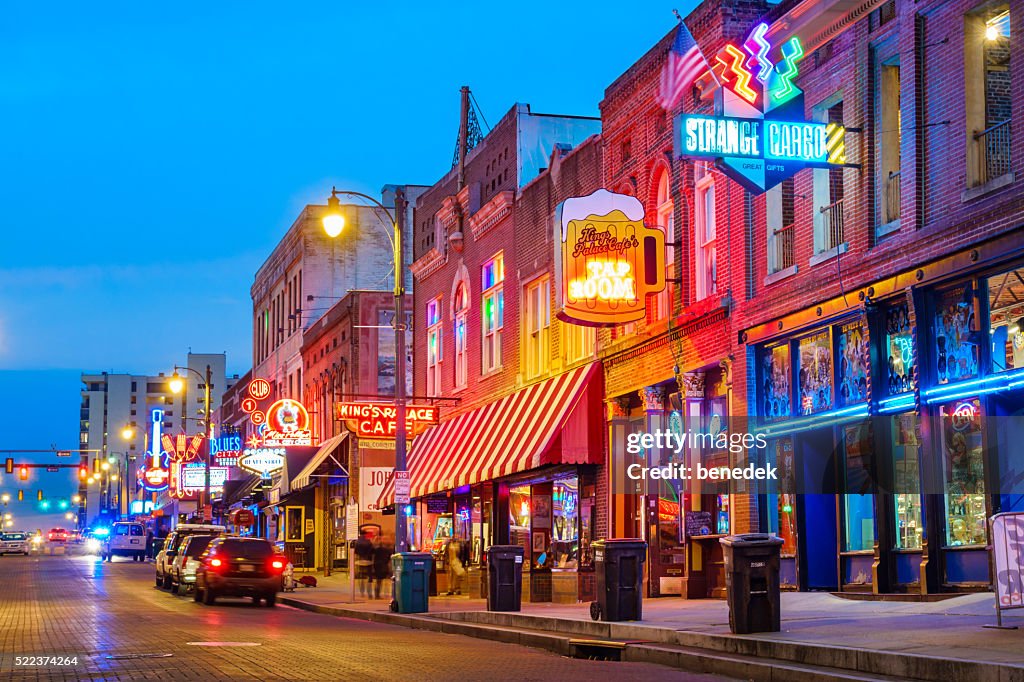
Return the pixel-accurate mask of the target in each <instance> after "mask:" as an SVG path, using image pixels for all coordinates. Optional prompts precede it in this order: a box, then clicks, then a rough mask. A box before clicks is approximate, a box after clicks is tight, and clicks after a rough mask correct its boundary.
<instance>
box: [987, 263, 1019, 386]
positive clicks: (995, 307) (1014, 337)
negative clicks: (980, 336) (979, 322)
mask: <svg viewBox="0 0 1024 682" xmlns="http://www.w3.org/2000/svg"><path fill="white" fill-rule="evenodd" d="M1021 300H1024V268H1022V269H1018V270H1010V271H1009V272H1005V273H1002V274H999V275H996V276H994V277H990V278H989V280H988V301H989V311H990V312H989V314H990V317H991V325H990V333H991V339H992V371H993V372H1003V371H1006V370H1010V369H1020V368H1022V367H1024V316H1022V315H1021V307H1020V301H1021Z"/></svg>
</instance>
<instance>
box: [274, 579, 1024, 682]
mask: <svg viewBox="0 0 1024 682" xmlns="http://www.w3.org/2000/svg"><path fill="white" fill-rule="evenodd" d="M279 600H280V601H281V603H283V604H287V605H289V606H293V607H295V608H298V609H302V610H305V611H311V612H313V613H320V614H324V615H329V616H335V617H340V618H351V619H354V620H363V621H369V622H374V623H381V624H385V625H396V626H400V627H407V628H412V629H416V630H429V631H432V632H441V633H445V634H453V635H464V636H467V637H475V638H478V639H486V640H491V641H498V642H504V643H507V644H516V645H519V646H526V647H531V648H535V649H543V650H546V651H551V652H553V653H556V654H559V655H562V656H571V655H573V653H575V652H576V647H577V645H578V644H579V640H577V639H576V638H578V637H580V636H587V637H593V638H595V639H596V640H604V643H605V644H607V645H608V646H609V648H614V649H617V650H620V651H621V654H620V660H622V661H629V662H636V663H654V664H658V665H665V666H669V667H672V668H676V669H681V670H687V671H690V672H697V673H712V674H720V675H726V676H731V677H737V678H741V679H748V680H756V681H757V682H781V681H783V680H784V681H786V682H803V681H804V680H806V681H808V682H811V681H814V680H829V681H835V682H839V681H843V682H849V681H851V680H911V679H914V680H934V681H939V680H942V681H945V680H951V679H970V680H972V682H1024V667H1017V666H1011V665H1000V664H998V663H983V662H978V661H963V660H957V659H947V658H939V657H934V656H923V655H920V654H897V653H892V652H882V651H874V650H870V649H853V648H844V647H837V646H822V645H810V644H803V643H799V642H785V641H776V640H764V639H756V638H751V637H745V636H730V635H708V634H703V633H697V632H688V631H676V630H670V629H667V628H650V627H644V626H637V625H631V624H628V623H606V622H589V621H582V620H580V621H576V620H568V619H567V620H561V619H554V618H548V617H543V616H525V615H522V614H515V613H492V612H466V613H437V614H430V615H419V614H417V615H413V614H398V613H390V612H377V611H362V610H359V609H352V608H345V607H338V606H323V605H320V604H314V603H311V602H306V601H302V600H300V599H295V598H293V597H280V598H279ZM480 620H487V621H489V622H479V621H480ZM652 640H653V641H652ZM593 643H594V642H593V641H592V642H591V644H593Z"/></svg>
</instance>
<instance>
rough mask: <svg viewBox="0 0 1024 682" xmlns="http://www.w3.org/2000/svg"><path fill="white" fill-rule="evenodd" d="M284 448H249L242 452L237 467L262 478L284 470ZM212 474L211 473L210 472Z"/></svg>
mask: <svg viewBox="0 0 1024 682" xmlns="http://www.w3.org/2000/svg"><path fill="white" fill-rule="evenodd" d="M285 452H286V451H285V449H284V448H249V449H246V450H245V451H243V453H242V458H241V459H239V460H238V466H240V467H242V468H243V469H245V470H246V471H251V472H253V473H254V474H259V475H260V476H261V477H263V478H270V475H271V474H273V473H275V472H278V471H280V470H281V469H283V468H284V456H285ZM211 473H212V472H211Z"/></svg>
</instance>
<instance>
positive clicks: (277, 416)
mask: <svg viewBox="0 0 1024 682" xmlns="http://www.w3.org/2000/svg"><path fill="white" fill-rule="evenodd" d="M255 414H256V413H253V415H254V416H255ZM266 424H267V428H266V429H265V430H264V431H263V444H264V445H266V446H267V447H284V446H288V445H312V444H313V435H312V433H310V430H309V412H307V411H306V408H305V407H304V406H303V405H302V403H300V402H299V401H298V400H292V399H291V398H285V399H283V400H278V401H277V402H276V403H274V404H273V405H271V406H270V409H269V410H267V414H266Z"/></svg>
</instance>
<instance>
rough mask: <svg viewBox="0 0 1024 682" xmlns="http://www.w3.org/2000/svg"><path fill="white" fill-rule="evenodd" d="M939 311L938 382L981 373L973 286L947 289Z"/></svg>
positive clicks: (936, 334)
mask: <svg viewBox="0 0 1024 682" xmlns="http://www.w3.org/2000/svg"><path fill="white" fill-rule="evenodd" d="M937 303H938V307H937V309H936V311H935V362H936V365H935V372H936V377H937V378H938V383H940V384H948V383H951V382H954V381H963V380H965V379H973V378H975V377H977V376H978V344H977V343H976V341H975V339H974V334H973V332H974V329H975V316H974V296H973V294H972V289H971V288H970V287H969V286H966V285H965V286H959V287H955V288H953V289H950V290H949V291H945V292H943V293H942V294H941V295H940V296H939V299H938V302H937Z"/></svg>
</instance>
